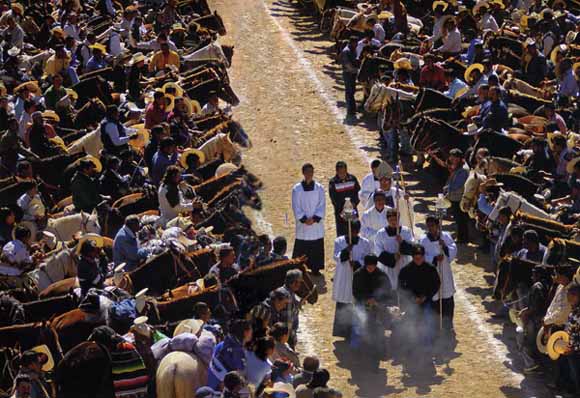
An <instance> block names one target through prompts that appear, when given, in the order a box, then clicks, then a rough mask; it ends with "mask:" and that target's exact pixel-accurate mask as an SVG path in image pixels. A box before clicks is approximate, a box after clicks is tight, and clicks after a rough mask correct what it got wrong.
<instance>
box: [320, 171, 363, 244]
mask: <svg viewBox="0 0 580 398" xmlns="http://www.w3.org/2000/svg"><path fill="white" fill-rule="evenodd" d="M359 191H360V185H359V183H358V180H357V178H356V177H355V176H353V175H352V174H348V170H347V166H346V163H345V162H343V161H338V162H336V175H335V176H334V177H332V178H331V179H330V182H329V184H328V194H329V196H330V200H331V201H332V206H333V207H334V219H335V221H336V236H337V237H338V236H342V235H346V234H348V223H347V222H346V221H344V219H343V218H342V217H341V215H340V213H341V212H342V208H343V206H344V200H345V199H346V198H350V203H352V206H353V207H354V208H355V209H356V207H357V206H358V203H359V197H358V192H359Z"/></svg>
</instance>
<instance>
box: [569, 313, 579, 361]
mask: <svg viewBox="0 0 580 398" xmlns="http://www.w3.org/2000/svg"><path fill="white" fill-rule="evenodd" d="M566 333H568V334H569V335H570V347H572V350H573V351H574V352H575V353H580V306H576V307H575V308H573V309H572V312H571V313H570V315H569V316H568V322H567V323H566Z"/></svg>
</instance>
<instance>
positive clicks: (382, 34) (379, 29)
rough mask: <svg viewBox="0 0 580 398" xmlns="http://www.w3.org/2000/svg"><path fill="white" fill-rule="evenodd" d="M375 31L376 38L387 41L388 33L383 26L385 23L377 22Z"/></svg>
mask: <svg viewBox="0 0 580 398" xmlns="http://www.w3.org/2000/svg"><path fill="white" fill-rule="evenodd" d="M373 32H375V39H377V40H378V41H380V42H381V43H383V42H384V41H385V37H386V36H387V34H386V32H385V29H384V28H383V25H381V24H380V23H376V24H375V26H373Z"/></svg>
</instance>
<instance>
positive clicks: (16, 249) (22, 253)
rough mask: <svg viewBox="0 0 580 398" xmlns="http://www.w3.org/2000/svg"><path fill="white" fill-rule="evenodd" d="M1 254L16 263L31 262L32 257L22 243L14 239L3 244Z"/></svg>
mask: <svg viewBox="0 0 580 398" xmlns="http://www.w3.org/2000/svg"><path fill="white" fill-rule="evenodd" d="M2 256H3V257H4V258H6V259H7V260H8V261H9V262H11V263H12V264H16V265H21V264H32V257H31V256H30V253H29V252H28V248H27V247H26V245H25V244H24V243H22V242H21V241H19V240H17V239H15V240H12V241H10V242H8V243H6V244H5V245H4V247H3V248H2Z"/></svg>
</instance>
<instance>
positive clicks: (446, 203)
mask: <svg viewBox="0 0 580 398" xmlns="http://www.w3.org/2000/svg"><path fill="white" fill-rule="evenodd" d="M450 207H451V201H450V200H449V199H447V198H446V197H445V195H443V194H439V195H437V199H435V209H449V208H450Z"/></svg>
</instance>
